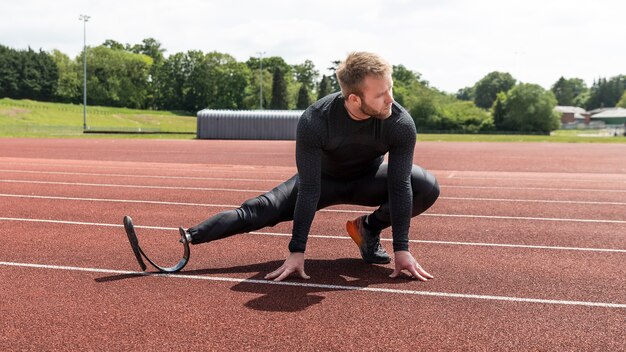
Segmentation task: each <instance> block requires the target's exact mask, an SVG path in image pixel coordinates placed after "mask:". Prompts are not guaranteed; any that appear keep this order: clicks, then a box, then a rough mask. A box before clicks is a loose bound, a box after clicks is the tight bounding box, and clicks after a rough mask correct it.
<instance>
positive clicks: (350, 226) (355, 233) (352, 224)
mask: <svg viewBox="0 0 626 352" xmlns="http://www.w3.org/2000/svg"><path fill="white" fill-rule="evenodd" d="M346 231H348V235H350V237H351V238H352V240H353V241H354V243H356V245H357V246H359V248H360V247H361V243H363V238H362V237H361V233H360V232H359V228H358V227H357V226H356V220H355V221H348V222H347V223H346Z"/></svg>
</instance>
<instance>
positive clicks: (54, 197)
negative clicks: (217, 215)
mask: <svg viewBox="0 0 626 352" xmlns="http://www.w3.org/2000/svg"><path fill="white" fill-rule="evenodd" d="M0 197H13V198H34V199H52V200H74V201H88V202H111V203H140V204H160V205H184V206H194V207H195V206H199V207H233V208H237V207H238V206H236V205H226V204H203V203H183V202H167V201H152V200H134V199H113V198H83V197H61V196H36V195H30V194H9V193H0ZM439 199H448V200H468V201H479V202H515V203H549V204H550V203H556V204H583V205H626V203H625V202H589V201H569V200H544V199H507V198H477V197H439Z"/></svg>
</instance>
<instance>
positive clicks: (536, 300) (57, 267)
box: [0, 261, 626, 309]
mask: <svg viewBox="0 0 626 352" xmlns="http://www.w3.org/2000/svg"><path fill="white" fill-rule="evenodd" d="M0 265H3V266H10V267H21V268H31V269H48V270H64V271H78V272H88V273H98V274H115V275H141V276H151V277H160V278H175V279H186V280H206V281H217V282H232V283H246V284H255V285H278V286H291V287H301V288H313V289H322V290H335V291H336V290H341V291H361V292H374V293H391V294H400V295H415V296H431V297H439V298H460V299H476V300H488V301H504V302H513V303H536V304H549V305H566V306H584V307H596V308H614V309H626V304H622V303H612V302H588V301H570V300H556V299H542V298H526V297H511V296H494V295H477V294H466V293H454V292H435V291H418V290H398V289H392V288H382V287H362V286H350V285H327V284H315V283H307V282H291V281H270V280H256V279H240V278H233V277H220V276H208V275H186V274H161V273H149V272H143V271H141V272H140V271H127V270H114V269H103V268H87V267H76V266H64V265H46V264H35V263H17V262H4V261H0Z"/></svg>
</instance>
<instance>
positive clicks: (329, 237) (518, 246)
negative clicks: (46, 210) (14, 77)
mask: <svg viewBox="0 0 626 352" xmlns="http://www.w3.org/2000/svg"><path fill="white" fill-rule="evenodd" d="M0 221H18V222H37V223H51V224H63V225H80V226H99V227H123V225H121V224H107V223H95V222H84V221H67V220H49V219H27V218H6V217H4V218H3V217H0ZM135 228H138V229H150V230H163V231H177V230H178V227H163V226H147V225H135ZM247 233H249V234H253V235H264V236H279V237H291V234H290V233H279V232H265V231H251V232H247ZM308 237H309V238H324V239H340V240H352V239H351V238H350V237H348V236H332V235H309V236H308ZM380 240H381V241H387V242H392V241H393V239H391V238H381V239H380ZM409 242H411V243H427V244H443V245H458V246H478V247H503V248H524V249H548V250H566V251H587V252H605V253H611V252H612V253H626V249H614V248H590V247H560V246H542V245H524V244H507V243H481V242H454V241H431V240H409Z"/></svg>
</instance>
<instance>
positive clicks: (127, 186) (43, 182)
mask: <svg viewBox="0 0 626 352" xmlns="http://www.w3.org/2000/svg"><path fill="white" fill-rule="evenodd" d="M0 182H6V183H32V184H42V185H63V186H89V187H115V188H141V189H172V190H183V191H224V192H244V193H265V192H267V190H258V189H233V188H208V187H174V186H144V185H120V184H113V183H84V182H52V181H24V180H0Z"/></svg>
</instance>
